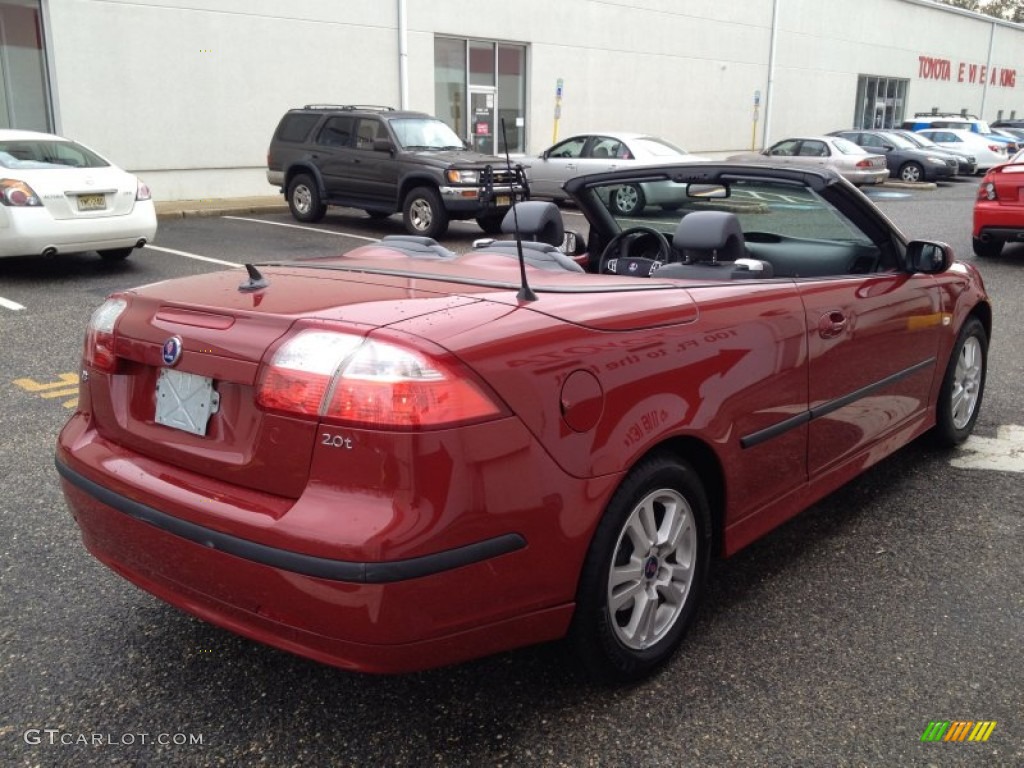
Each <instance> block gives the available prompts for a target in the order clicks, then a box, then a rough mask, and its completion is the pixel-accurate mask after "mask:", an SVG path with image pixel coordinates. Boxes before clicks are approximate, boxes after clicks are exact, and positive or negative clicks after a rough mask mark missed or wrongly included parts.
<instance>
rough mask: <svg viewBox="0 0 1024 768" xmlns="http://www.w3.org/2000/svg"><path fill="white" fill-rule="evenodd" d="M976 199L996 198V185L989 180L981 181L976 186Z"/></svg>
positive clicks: (997, 197)
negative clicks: (979, 184)
mask: <svg viewBox="0 0 1024 768" xmlns="http://www.w3.org/2000/svg"><path fill="white" fill-rule="evenodd" d="M978 199H979V200H998V199H999V195H997V194H996V185H995V183H994V182H991V181H983V182H982V183H981V186H979V187H978Z"/></svg>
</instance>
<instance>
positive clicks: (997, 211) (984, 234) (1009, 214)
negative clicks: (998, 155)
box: [972, 153, 1024, 258]
mask: <svg viewBox="0 0 1024 768" xmlns="http://www.w3.org/2000/svg"><path fill="white" fill-rule="evenodd" d="M1022 161H1024V157H1022V156H1021V153H1018V154H1017V155H1014V157H1013V158H1012V159H1011V161H1010V162H1009V163H1006V164H1004V165H997V166H996V167H995V168H991V169H990V170H989V171H988V173H986V174H985V178H984V179H982V181H981V185H980V186H979V187H978V198H977V200H975V201H974V232H973V235H974V236H973V239H972V244H973V246H974V253H975V255H977V256H981V257H982V258H987V257H995V256H998V255H999V254H1000V253H1002V251H1003V245H1004V244H1005V243H1007V242H1012V241H1024V197H1022V195H1021V192H1022V191H1024V162H1022Z"/></svg>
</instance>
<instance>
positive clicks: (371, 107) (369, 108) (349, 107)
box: [303, 104, 395, 112]
mask: <svg viewBox="0 0 1024 768" xmlns="http://www.w3.org/2000/svg"><path fill="white" fill-rule="evenodd" d="M303 109H338V110H344V111H345V112H355V111H356V110H360V111H366V112H394V111H395V108H394V107H382V106H380V105H379V104H307V105H306V106H304V107H303Z"/></svg>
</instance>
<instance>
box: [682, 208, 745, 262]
mask: <svg viewBox="0 0 1024 768" xmlns="http://www.w3.org/2000/svg"><path fill="white" fill-rule="evenodd" d="M672 247H673V248H675V249H676V250H677V251H682V252H683V254H685V256H686V258H687V259H688V260H690V261H736V259H741V258H743V257H744V256H746V248H744V246H743V230H742V229H741V228H740V220H739V219H737V218H736V214H734V213H729V212H728V211H693V212H692V213H688V214H686V215H685V216H683V218H682V219H681V220H680V222H679V225H678V226H677V227H676V233H675V235H673V236H672Z"/></svg>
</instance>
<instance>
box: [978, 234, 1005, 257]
mask: <svg viewBox="0 0 1024 768" xmlns="http://www.w3.org/2000/svg"><path fill="white" fill-rule="evenodd" d="M971 246H972V247H973V248H974V255H975V256H978V257H979V258H982V259H994V258H995V257H996V256H998V255H999V254H1000V253H1002V252H1003V241H1002V240H980V239H978V238H977V237H975V238H972V239H971Z"/></svg>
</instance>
